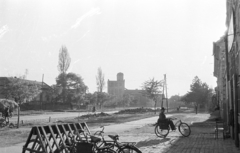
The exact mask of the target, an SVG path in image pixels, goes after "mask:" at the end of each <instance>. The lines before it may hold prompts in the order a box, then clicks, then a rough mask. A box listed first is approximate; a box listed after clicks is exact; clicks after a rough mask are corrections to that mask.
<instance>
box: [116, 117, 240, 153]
mask: <svg viewBox="0 0 240 153" xmlns="http://www.w3.org/2000/svg"><path fill="white" fill-rule="evenodd" d="M174 116H175V115H174ZM198 117H200V118H201V120H204V118H205V120H206V119H207V117H209V115H208V114H198V115H196V114H191V115H190V116H189V117H186V118H184V119H185V120H186V122H187V123H188V118H191V119H192V118H196V119H197V118H198ZM184 119H183V121H185V120H184ZM201 120H199V121H200V122H199V121H197V123H194V122H193V124H192V125H191V131H192V132H191V135H190V136H189V137H182V135H181V134H180V133H179V131H178V130H177V131H175V132H170V133H169V135H168V136H167V137H166V138H159V137H156V135H155V134H154V127H153V126H152V125H151V124H148V123H147V124H146V125H145V126H142V127H141V128H135V129H134V130H131V131H125V132H123V133H121V134H119V135H120V140H121V141H130V142H131V141H132V142H138V143H137V147H138V148H139V149H140V150H141V151H142V152H146V153H160V152H161V153H176V152H177V153H239V152H240V150H239V149H238V148H237V147H235V145H234V141H233V140H232V139H231V138H228V139H225V140H224V139H223V137H222V133H220V134H219V138H218V139H214V126H215V123H214V122H208V121H207V122H202V121H201ZM152 121H154V120H152ZM189 121H190V120H189ZM189 124H190V123H189Z"/></svg>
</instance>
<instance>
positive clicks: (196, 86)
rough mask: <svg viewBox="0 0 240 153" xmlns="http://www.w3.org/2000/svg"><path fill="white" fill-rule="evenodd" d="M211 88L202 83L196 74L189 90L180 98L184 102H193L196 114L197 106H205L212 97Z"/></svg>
mask: <svg viewBox="0 0 240 153" xmlns="http://www.w3.org/2000/svg"><path fill="white" fill-rule="evenodd" d="M212 91H213V90H212V89H211V88H209V86H208V85H207V84H206V83H203V82H202V81H201V80H200V79H199V78H198V77H197V76H195V77H194V79H193V81H192V84H191V85H190V92H188V93H187V94H185V95H184V96H183V97H182V98H181V100H182V101H185V102H186V103H193V104H194V107H195V110H196V114H197V112H198V107H203V106H205V105H206V104H207V103H208V102H209V100H210V99H211V97H212V94H213V93H212Z"/></svg>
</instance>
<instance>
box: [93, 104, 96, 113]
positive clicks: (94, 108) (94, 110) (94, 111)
mask: <svg viewBox="0 0 240 153" xmlns="http://www.w3.org/2000/svg"><path fill="white" fill-rule="evenodd" d="M92 112H93V113H94V114H95V115H96V107H95V106H93V108H92Z"/></svg>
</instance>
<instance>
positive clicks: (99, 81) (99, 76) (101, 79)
mask: <svg viewBox="0 0 240 153" xmlns="http://www.w3.org/2000/svg"><path fill="white" fill-rule="evenodd" d="M96 82H97V91H98V92H102V91H103V89H104V88H105V77H104V74H103V72H102V69H101V67H99V68H98V73H97V76H96Z"/></svg>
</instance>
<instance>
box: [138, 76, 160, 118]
mask: <svg viewBox="0 0 240 153" xmlns="http://www.w3.org/2000/svg"><path fill="white" fill-rule="evenodd" d="M163 83H164V81H158V80H155V79H154V78H152V79H149V80H148V81H145V82H144V83H143V85H142V89H143V90H144V91H145V92H144V93H142V94H143V95H145V96H147V97H148V98H150V99H152V100H153V101H154V108H155V110H156V106H157V101H158V98H159V95H160V94H161V93H162V90H161V89H162V87H163ZM155 114H156V111H155Z"/></svg>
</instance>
